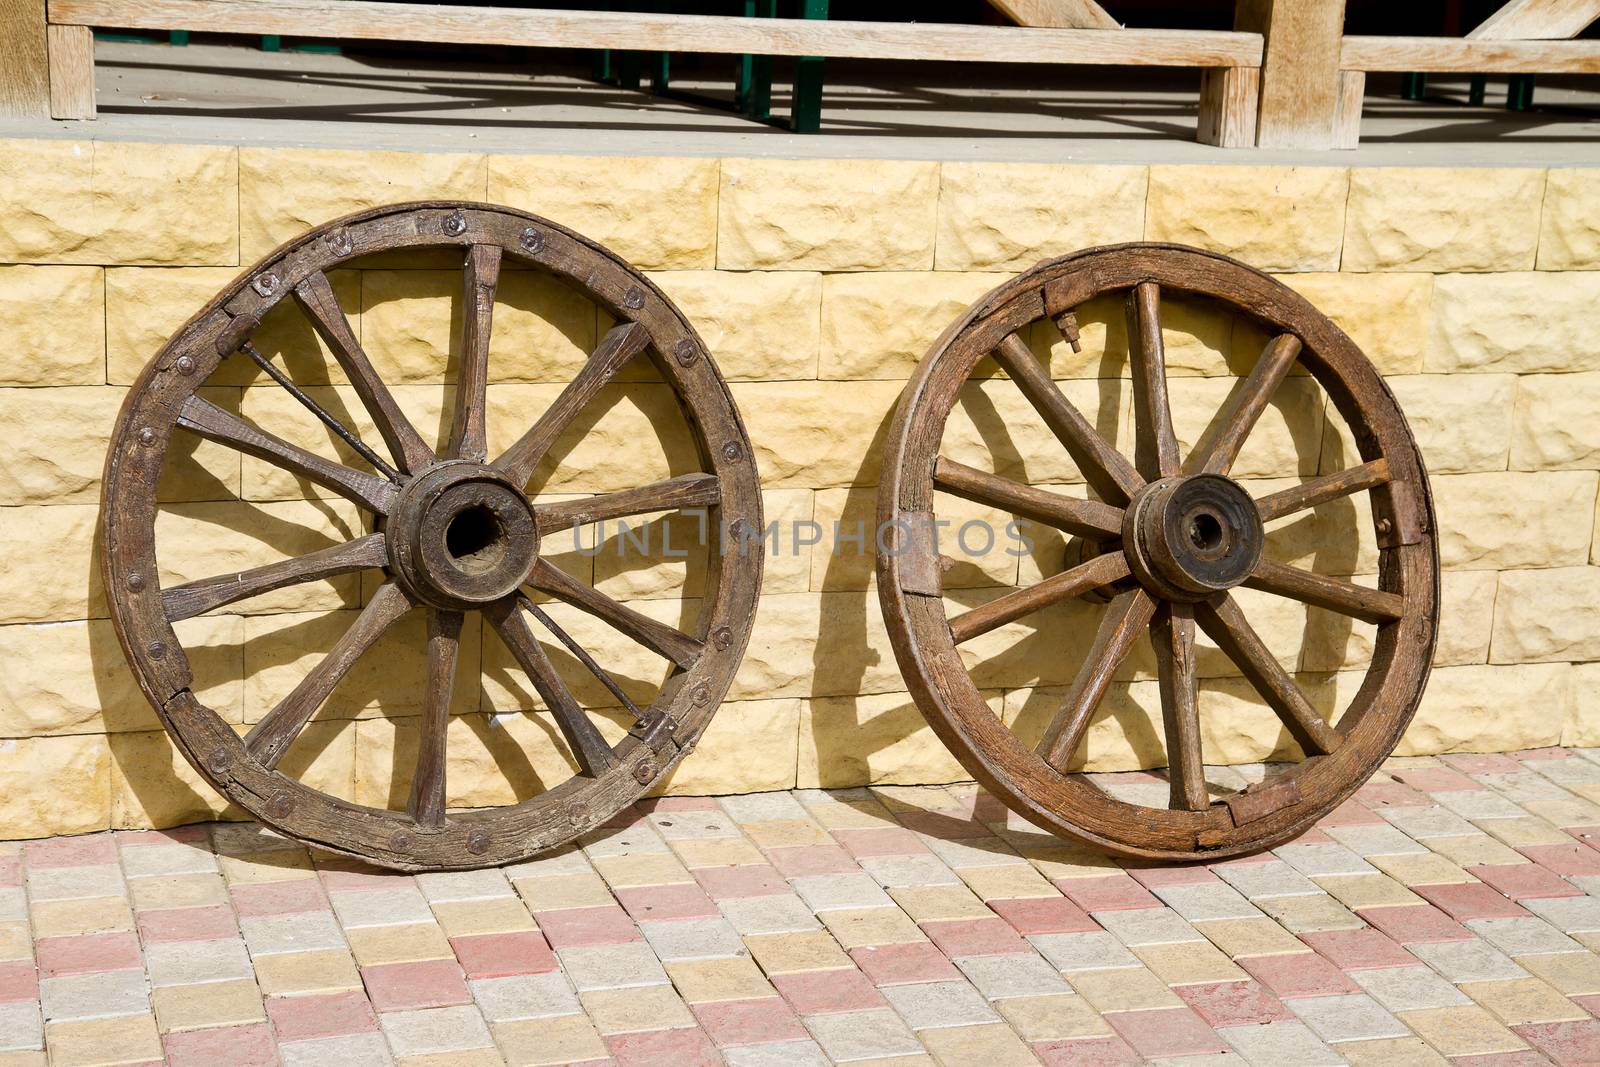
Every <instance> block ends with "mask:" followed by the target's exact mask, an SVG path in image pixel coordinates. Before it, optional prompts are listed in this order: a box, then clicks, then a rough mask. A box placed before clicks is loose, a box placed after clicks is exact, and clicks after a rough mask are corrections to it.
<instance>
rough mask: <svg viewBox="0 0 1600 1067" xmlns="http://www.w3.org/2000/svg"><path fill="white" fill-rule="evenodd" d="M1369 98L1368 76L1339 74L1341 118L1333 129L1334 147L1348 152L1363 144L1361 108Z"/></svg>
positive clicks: (1343, 72)
mask: <svg viewBox="0 0 1600 1067" xmlns="http://www.w3.org/2000/svg"><path fill="white" fill-rule="evenodd" d="M1366 98H1367V76H1366V74H1365V73H1363V72H1362V71H1359V70H1341V71H1340V72H1339V117H1338V119H1337V120H1336V122H1335V123H1334V127H1333V147H1335V148H1343V149H1346V150H1349V149H1352V148H1355V147H1356V146H1358V145H1359V144H1360V143H1361V108H1362V105H1363V104H1364V103H1365V101H1366Z"/></svg>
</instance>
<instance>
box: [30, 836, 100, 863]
mask: <svg viewBox="0 0 1600 1067" xmlns="http://www.w3.org/2000/svg"><path fill="white" fill-rule="evenodd" d="M22 855H23V858H24V859H25V860H26V861H27V864H28V866H29V867H100V866H104V865H106V864H110V863H116V862H118V859H117V843H116V841H115V840H114V839H113V838H112V836H111V835H110V834H91V835H89V836H86V837H52V838H47V839H45V840H43V841H29V842H28V843H27V844H25V845H23V846H22Z"/></svg>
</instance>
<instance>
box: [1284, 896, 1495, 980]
mask: <svg viewBox="0 0 1600 1067" xmlns="http://www.w3.org/2000/svg"><path fill="white" fill-rule="evenodd" d="M1500 899H1501V900H1504V899H1505V898H1504V897H1501V898H1500ZM1300 940H1302V941H1304V942H1305V943H1306V944H1308V945H1310V946H1311V947H1312V948H1314V949H1316V950H1317V951H1318V952H1320V953H1322V954H1323V955H1324V956H1326V957H1327V958H1328V959H1329V960H1330V961H1332V963H1333V965H1334V966H1336V967H1338V968H1340V969H1342V970H1346V971H1362V970H1371V969H1374V968H1377V967H1412V966H1415V965H1416V963H1417V958H1416V957H1415V956H1413V955H1412V954H1411V953H1409V952H1407V951H1406V950H1405V949H1403V948H1401V947H1400V946H1399V945H1397V944H1396V943H1395V942H1394V941H1393V940H1392V939H1390V938H1389V937H1387V936H1385V935H1384V934H1382V933H1380V932H1379V931H1377V930H1374V929H1372V928H1371V927H1363V928H1362V929H1360V930H1327V931H1324V932H1322V933H1314V934H1301V935H1300Z"/></svg>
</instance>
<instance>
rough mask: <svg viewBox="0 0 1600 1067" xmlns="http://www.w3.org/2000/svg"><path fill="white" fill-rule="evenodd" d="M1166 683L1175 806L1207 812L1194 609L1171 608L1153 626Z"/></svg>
mask: <svg viewBox="0 0 1600 1067" xmlns="http://www.w3.org/2000/svg"><path fill="white" fill-rule="evenodd" d="M1150 641H1151V643H1152V644H1154V645H1155V650H1156V673H1157V676H1158V677H1159V679H1160V689H1161V720H1162V723H1163V725H1164V726H1165V728H1166V735H1167V777H1168V778H1169V779H1170V781H1171V784H1172V799H1171V802H1170V806H1171V807H1174V808H1178V809H1181V810H1184V811H1204V810H1205V809H1206V808H1209V807H1210V806H1211V795H1210V794H1209V793H1208V792H1207V791H1206V776H1205V757H1204V754H1203V753H1202V752H1201V746H1200V694H1199V685H1198V683H1197V682H1196V680H1195V663H1194V609H1193V607H1191V606H1190V605H1188V604H1168V605H1167V606H1166V607H1165V608H1164V609H1163V610H1162V611H1161V612H1160V613H1159V614H1158V615H1157V616H1156V619H1155V621H1154V622H1152V623H1151V624H1150Z"/></svg>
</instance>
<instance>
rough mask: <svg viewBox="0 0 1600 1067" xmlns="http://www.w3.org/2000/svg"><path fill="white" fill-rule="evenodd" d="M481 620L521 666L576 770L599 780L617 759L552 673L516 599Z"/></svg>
mask: <svg viewBox="0 0 1600 1067" xmlns="http://www.w3.org/2000/svg"><path fill="white" fill-rule="evenodd" d="M484 616H485V617H486V618H487V619H488V620H489V624H490V625H491V626H493V627H494V630H495V633H497V634H499V635H500V640H502V641H504V642H505V643H506V647H507V648H508V649H510V650H511V655H512V656H514V657H515V658H516V661H517V663H519V664H520V665H521V666H522V669H523V671H524V672H525V673H526V674H527V675H528V681H530V682H532V683H533V688H534V689H535V690H537V691H538V693H539V696H540V697H541V698H542V699H543V700H544V703H545V707H547V708H548V709H550V714H551V715H552V716H553V717H554V718H555V721H556V727H557V728H558V729H559V730H560V731H561V736H563V737H565V738H566V739H567V747H568V748H570V749H571V750H572V755H573V757H574V758H575V759H576V760H577V761H578V767H579V768H580V769H581V770H582V772H583V773H584V774H586V775H588V776H589V777H590V778H597V777H599V776H600V775H601V774H602V773H604V772H605V771H606V770H607V769H608V768H610V767H611V766H612V765H613V764H615V763H616V762H617V755H616V753H615V752H613V751H612V749H611V745H610V744H609V743H607V741H606V739H605V738H604V737H603V736H601V734H600V730H599V728H598V727H597V726H595V724H594V723H593V722H592V721H591V720H590V718H589V715H588V713H587V712H585V711H584V710H583V706H582V705H581V704H579V703H578V701H577V698H576V697H574V696H573V695H572V691H571V690H570V689H568V688H567V684H566V683H565V682H563V681H562V680H561V676H560V675H559V674H557V673H556V669H555V665H554V664H552V663H551V662H550V657H549V656H548V655H546V654H545V651H544V647H543V646H542V645H540V644H539V639H538V638H537V637H535V636H534V633H533V630H532V628H531V627H529V626H528V617H527V615H526V614H524V613H523V611H522V608H521V606H520V601H519V598H517V597H507V598H506V599H505V600H502V601H499V602H498V603H497V604H496V605H494V606H493V607H491V608H488V609H486V610H485V611H484Z"/></svg>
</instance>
